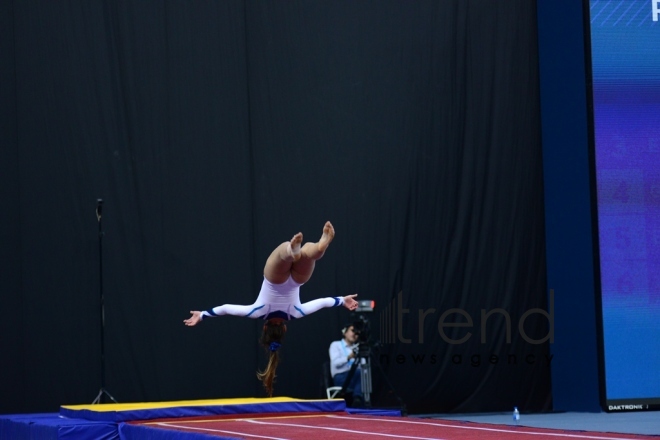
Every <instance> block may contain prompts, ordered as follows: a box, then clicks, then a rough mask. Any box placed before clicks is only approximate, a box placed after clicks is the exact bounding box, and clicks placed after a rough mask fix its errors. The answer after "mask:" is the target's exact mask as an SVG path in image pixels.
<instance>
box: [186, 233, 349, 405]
mask: <svg viewBox="0 0 660 440" xmlns="http://www.w3.org/2000/svg"><path fill="white" fill-rule="evenodd" d="M334 237H335V229H334V227H333V226H332V224H331V223H330V222H326V223H325V225H324V226H323V235H321V238H320V239H319V241H318V242H316V243H312V242H307V243H305V245H304V246H303V245H302V240H303V235H302V233H300V232H298V233H297V234H296V235H294V236H293V238H292V239H291V241H286V242H284V243H282V244H280V245H279V246H278V247H277V248H275V250H274V251H273V252H272V253H271V254H270V256H269V257H268V260H266V265H265V267H264V281H263V283H262V285H261V291H260V292H259V296H258V297H257V300H256V301H255V302H254V304H252V305H247V306H244V305H235V304H225V305H222V306H218V307H214V308H212V309H209V310H205V311H197V310H195V311H191V312H190V313H191V314H192V316H191V317H190V318H188V319H185V320H184V321H183V322H184V323H185V325H187V326H194V325H197V324H198V323H199V322H200V321H202V320H204V319H206V318H209V317H215V316H222V315H234V316H243V317H246V318H254V319H256V318H261V319H264V320H265V321H266V323H265V324H264V327H263V331H262V333H261V338H260V343H261V345H263V346H264V348H265V349H266V350H267V351H268V352H269V353H270V355H269V359H268V366H267V367H266V370H265V371H263V372H261V371H258V372H257V377H258V378H259V380H261V382H262V383H263V384H264V388H265V389H266V392H267V393H268V395H269V396H271V397H272V395H273V381H274V379H275V370H276V369H277V364H278V363H279V356H278V352H277V350H278V349H279V348H280V346H281V344H282V339H283V338H284V334H285V333H286V324H285V323H284V321H288V320H291V319H297V318H302V317H304V316H307V315H309V314H311V313H314V312H316V311H318V310H320V309H322V308H324V307H338V306H344V307H346V308H347V309H348V310H355V309H356V308H357V306H358V303H357V301H356V300H355V297H356V296H357V294H353V295H347V296H344V297H341V296H339V297H327V298H319V299H315V300H313V301H309V302H306V303H304V304H303V303H301V302H300V286H302V285H303V284H305V283H306V282H307V281H309V279H310V278H311V276H312V273H313V272H314V266H315V265H316V260H319V259H321V257H323V254H324V253H325V251H326V249H327V248H328V246H329V245H330V243H331V242H332V239H333V238H334Z"/></svg>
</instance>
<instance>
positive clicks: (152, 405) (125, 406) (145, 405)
mask: <svg viewBox="0 0 660 440" xmlns="http://www.w3.org/2000/svg"><path fill="white" fill-rule="evenodd" d="M323 401H325V400H322V399H319V400H305V399H294V398H292V397H272V398H256V397H255V398H252V397H248V398H237V399H214V400H178V401H172V402H142V403H101V404H97V405H62V408H66V409H68V410H72V411H75V410H88V411H98V412H110V411H114V412H119V411H134V410H136V409H137V410H140V409H157V408H174V407H178V406H222V405H250V404H255V403H280V402H323Z"/></svg>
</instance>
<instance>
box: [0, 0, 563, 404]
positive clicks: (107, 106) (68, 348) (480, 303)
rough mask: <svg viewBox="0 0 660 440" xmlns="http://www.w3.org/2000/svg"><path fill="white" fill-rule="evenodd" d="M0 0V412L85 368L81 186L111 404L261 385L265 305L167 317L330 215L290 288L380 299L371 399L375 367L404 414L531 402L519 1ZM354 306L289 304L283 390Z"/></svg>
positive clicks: (88, 295) (250, 278) (88, 388)
mask: <svg viewBox="0 0 660 440" xmlns="http://www.w3.org/2000/svg"><path fill="white" fill-rule="evenodd" d="M0 14H1V15H0V22H1V23H2V27H1V30H0V32H2V35H1V38H0V50H1V59H0V79H1V80H2V81H1V82H2V85H1V86H0V87H1V89H0V97H1V98H2V101H1V106H2V107H1V112H2V113H1V116H2V118H1V119H0V124H1V125H0V127H1V128H2V137H1V139H0V142H2V148H1V152H0V155H1V156H0V159H1V161H0V172H1V174H0V175H1V177H0V179H1V180H0V184H1V186H0V188H1V189H0V194H2V201H3V210H2V214H1V215H0V222H1V223H0V226H1V227H0V237H1V238H2V246H1V247H0V263H1V265H2V272H1V273H0V289H1V292H2V308H1V309H0V330H1V333H0V338H1V339H0V344H1V346H0V349H1V350H2V354H3V356H2V361H0V362H1V363H2V370H3V375H2V376H0V392H1V394H2V400H1V401H0V412H5V413H7V412H32V411H55V410H57V408H58V406H59V405H60V404H79V403H90V402H91V401H92V400H93V399H94V397H95V396H96V394H97V392H98V390H99V387H100V383H101V361H100V354H101V349H100V345H101V343H100V317H99V290H100V286H99V252H98V244H99V243H98V234H97V232H98V223H97V219H96V217H95V213H94V210H95V207H96V199H97V198H103V199H104V201H105V203H104V211H103V229H104V232H105V235H104V236H103V265H104V271H103V290H104V293H105V298H106V329H105V336H106V339H105V347H106V350H105V351H106V387H107V389H108V391H110V392H111V393H112V394H113V395H114V396H115V397H116V398H117V399H118V400H119V401H121V402H132V401H158V400H177V399H198V398H221V397H243V396H263V395H264V393H263V391H262V389H261V387H260V383H259V382H258V381H257V380H256V377H255V371H256V369H257V368H258V367H259V366H262V367H263V365H264V361H265V356H264V355H263V353H262V352H261V349H260V348H259V347H258V345H257V342H256V341H257V338H258V335H259V331H260V328H261V322H258V321H253V320H249V319H240V318H235V317H224V318H219V319H214V320H211V321H209V322H204V323H203V325H200V326H198V327H195V328H186V327H185V326H183V324H182V320H183V319H184V318H186V317H187V316H188V311H189V310H194V309H206V308H209V307H211V306H215V305H220V304H222V303H243V304H245V303H250V302H251V301H252V300H253V299H254V298H255V297H256V294H257V292H258V289H259V286H260V283H261V271H262V268H263V264H264V262H265V259H266V257H267V256H268V254H269V252H270V251H271V250H272V249H273V248H274V247H275V246H276V245H277V244H279V243H280V242H282V241H284V240H287V239H289V238H290V237H291V236H292V235H293V234H294V233H296V232H298V231H302V232H303V233H304V234H305V236H306V238H307V239H313V240H316V239H317V238H318V237H319V236H320V233H321V228H322V225H323V223H324V222H325V221H326V220H331V221H332V222H333V224H334V225H335V228H336V230H337V237H336V240H335V242H333V244H332V245H331V247H330V249H329V251H328V252H327V253H326V256H325V257H324V258H323V259H322V260H321V261H320V262H319V263H318V265H317V268H316V272H315V274H314V277H313V278H312V280H311V281H310V282H309V283H308V284H307V285H305V286H304V287H303V289H302V299H303V301H305V300H309V299H313V298H316V297H318V296H326V295H340V294H341V295H345V294H349V293H354V292H357V293H359V295H360V297H361V298H363V299H374V300H376V302H377V309H376V311H375V312H374V313H373V314H371V315H369V316H368V319H369V321H370V323H371V327H372V336H373V338H374V339H377V340H380V342H381V344H379V349H378V353H377V356H375V360H374V362H375V367H374V381H375V391H374V396H373V397H374V403H375V404H377V405H378V404H381V405H386V404H391V403H392V402H393V400H392V392H391V389H390V386H389V385H388V384H387V383H386V381H384V380H383V377H382V374H381V372H380V370H381V368H382V372H384V373H385V374H386V376H387V377H388V378H389V380H390V381H391V384H392V385H393V388H394V390H395V391H396V392H397V393H398V394H399V395H400V396H401V398H402V399H403V401H404V402H405V403H406V404H407V406H408V408H409V410H410V411H411V412H418V413H420V412H440V411H493V410H509V409H511V407H513V406H514V405H518V406H519V407H521V409H523V410H527V411H539V410H543V409H547V408H549V406H550V384H549V381H550V380H549V372H550V366H551V362H550V360H549V359H548V357H547V356H548V345H547V342H543V343H539V342H540V341H542V340H543V338H544V336H546V335H548V334H549V329H548V322H549V320H548V319H547V317H545V316H544V315H543V314H541V313H538V311H535V312H534V313H532V314H531V315H529V314H528V315H529V316H528V317H527V319H525V320H524V323H523V324H524V325H523V328H522V332H521V331H520V329H519V326H518V323H519V321H520V318H521V317H524V314H525V312H527V311H530V310H532V309H535V308H539V309H542V310H548V306H547V295H546V293H545V257H544V252H545V247H544V229H543V205H542V200H543V198H542V195H543V193H542V191H543V188H542V174H541V147H540V123H539V99H538V66H537V46H536V15H535V14H536V10H535V3H534V2H530V1H528V0H510V1H504V2H502V1H492V2H482V1H466V0H454V1H449V0H447V1H437V0H429V1H421V0H420V1H416V2H408V1H394V0H392V1H383V0H378V1H361V2H353V1H332V2H306V1H286V2H284V1H196V2H180V1H176V2H158V1H142V2H123V1H121V2H120V1H95V2H86V1H62V2H51V1H29V2H24V1H21V2H18V1H8V2H3V3H2V6H1V9H0ZM399 298H400V300H399ZM452 309H460V312H458V311H457V312H456V313H449V314H448V316H447V317H446V318H442V315H443V313H444V312H446V311H452ZM494 309H501V310H500V311H499V312H495V313H493V314H492V316H488V317H487V318H486V319H484V318H485V317H484V316H482V313H484V312H482V310H484V311H485V312H486V313H487V312H489V311H492V310H494ZM506 315H508V316H509V317H510V319H511V320H510V322H511V324H510V330H511V331H510V337H509V334H508V333H509V332H508V331H507V325H506V324H507V321H506V319H505V316H506ZM352 319H354V318H353V317H351V316H349V314H348V312H346V311H345V310H343V309H342V310H340V309H331V310H323V311H320V312H318V313H317V314H315V315H313V316H311V317H309V318H305V319H303V320H300V321H296V322H292V323H291V324H290V326H289V332H288V335H287V339H286V341H285V345H284V347H283V351H282V356H283V360H282V364H281V365H280V368H279V371H278V378H277V383H276V394H277V395H286V396H294V397H302V398H318V397H322V395H321V394H320V393H321V390H320V389H319V371H320V366H321V364H322V362H323V361H324V360H326V358H327V349H328V346H329V344H330V342H331V341H332V340H335V339H339V337H340V333H339V329H340V328H341V326H342V324H344V323H346V322H350V321H351V320H352ZM468 319H472V326H471V327H470V328H467V327H448V326H443V325H446V323H449V324H451V323H455V324H459V325H460V324H461V323H467V322H468ZM443 323H444V324H443ZM442 332H444V334H443V333H442ZM468 335H471V336H469V337H468ZM443 336H445V337H444V338H443ZM461 338H467V339H466V340H465V342H462V343H456V341H457V340H460V339H461ZM376 367H378V368H376Z"/></svg>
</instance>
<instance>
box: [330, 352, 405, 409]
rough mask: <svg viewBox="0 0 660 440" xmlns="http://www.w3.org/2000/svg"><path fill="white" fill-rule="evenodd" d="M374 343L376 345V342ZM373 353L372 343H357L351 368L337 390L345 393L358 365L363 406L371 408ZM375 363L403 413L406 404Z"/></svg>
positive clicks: (342, 393) (341, 393)
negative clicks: (339, 389)
mask: <svg viewBox="0 0 660 440" xmlns="http://www.w3.org/2000/svg"><path fill="white" fill-rule="evenodd" d="M375 345H378V343H376V344H375ZM372 355H373V347H372V344H370V343H368V342H366V343H360V344H359V345H358V351H357V354H356V356H355V362H353V365H351V369H350V370H349V372H348V375H347V376H346V380H345V381H344V385H343V386H342V388H341V391H340V392H339V394H340V395H345V394H346V388H347V387H348V384H350V383H351V380H352V379H353V376H354V375H355V371H356V370H357V368H358V367H360V384H361V385H362V395H363V396H364V406H365V408H371V394H372V392H373V386H372V381H371V379H372V377H371V358H372ZM376 365H377V367H378V369H379V370H380V373H381V375H382V377H383V379H385V382H386V383H387V385H388V386H389V387H390V390H391V391H392V394H393V395H394V397H395V398H396V400H397V401H398V402H399V405H400V407H401V413H402V414H403V415H405V414H406V405H405V404H404V403H403V401H402V400H401V397H399V395H398V394H397V393H396V391H395V390H394V386H393V385H392V382H390V380H389V379H388V377H387V375H386V374H385V372H384V371H383V368H382V367H381V366H380V364H379V363H377V362H376Z"/></svg>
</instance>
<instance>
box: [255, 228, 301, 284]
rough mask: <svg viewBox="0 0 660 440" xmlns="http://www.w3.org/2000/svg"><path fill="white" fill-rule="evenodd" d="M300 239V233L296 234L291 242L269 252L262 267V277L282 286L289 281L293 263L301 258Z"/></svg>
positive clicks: (286, 242)
mask: <svg viewBox="0 0 660 440" xmlns="http://www.w3.org/2000/svg"><path fill="white" fill-rule="evenodd" d="M302 239H303V235H302V233H300V232H298V233H297V234H296V235H294V236H293V238H292V239H291V241H285V242H284V243H282V244H280V245H279V246H277V247H276V248H275V250H273V252H271V254H270V256H269V257H268V260H266V266H265V267H264V277H266V279H267V280H268V281H270V282H271V283H273V284H282V283H284V282H286V280H288V279H289V276H290V275H291V266H292V265H293V263H294V261H298V260H300V259H301V258H302V251H301V248H300V245H301V243H302Z"/></svg>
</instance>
